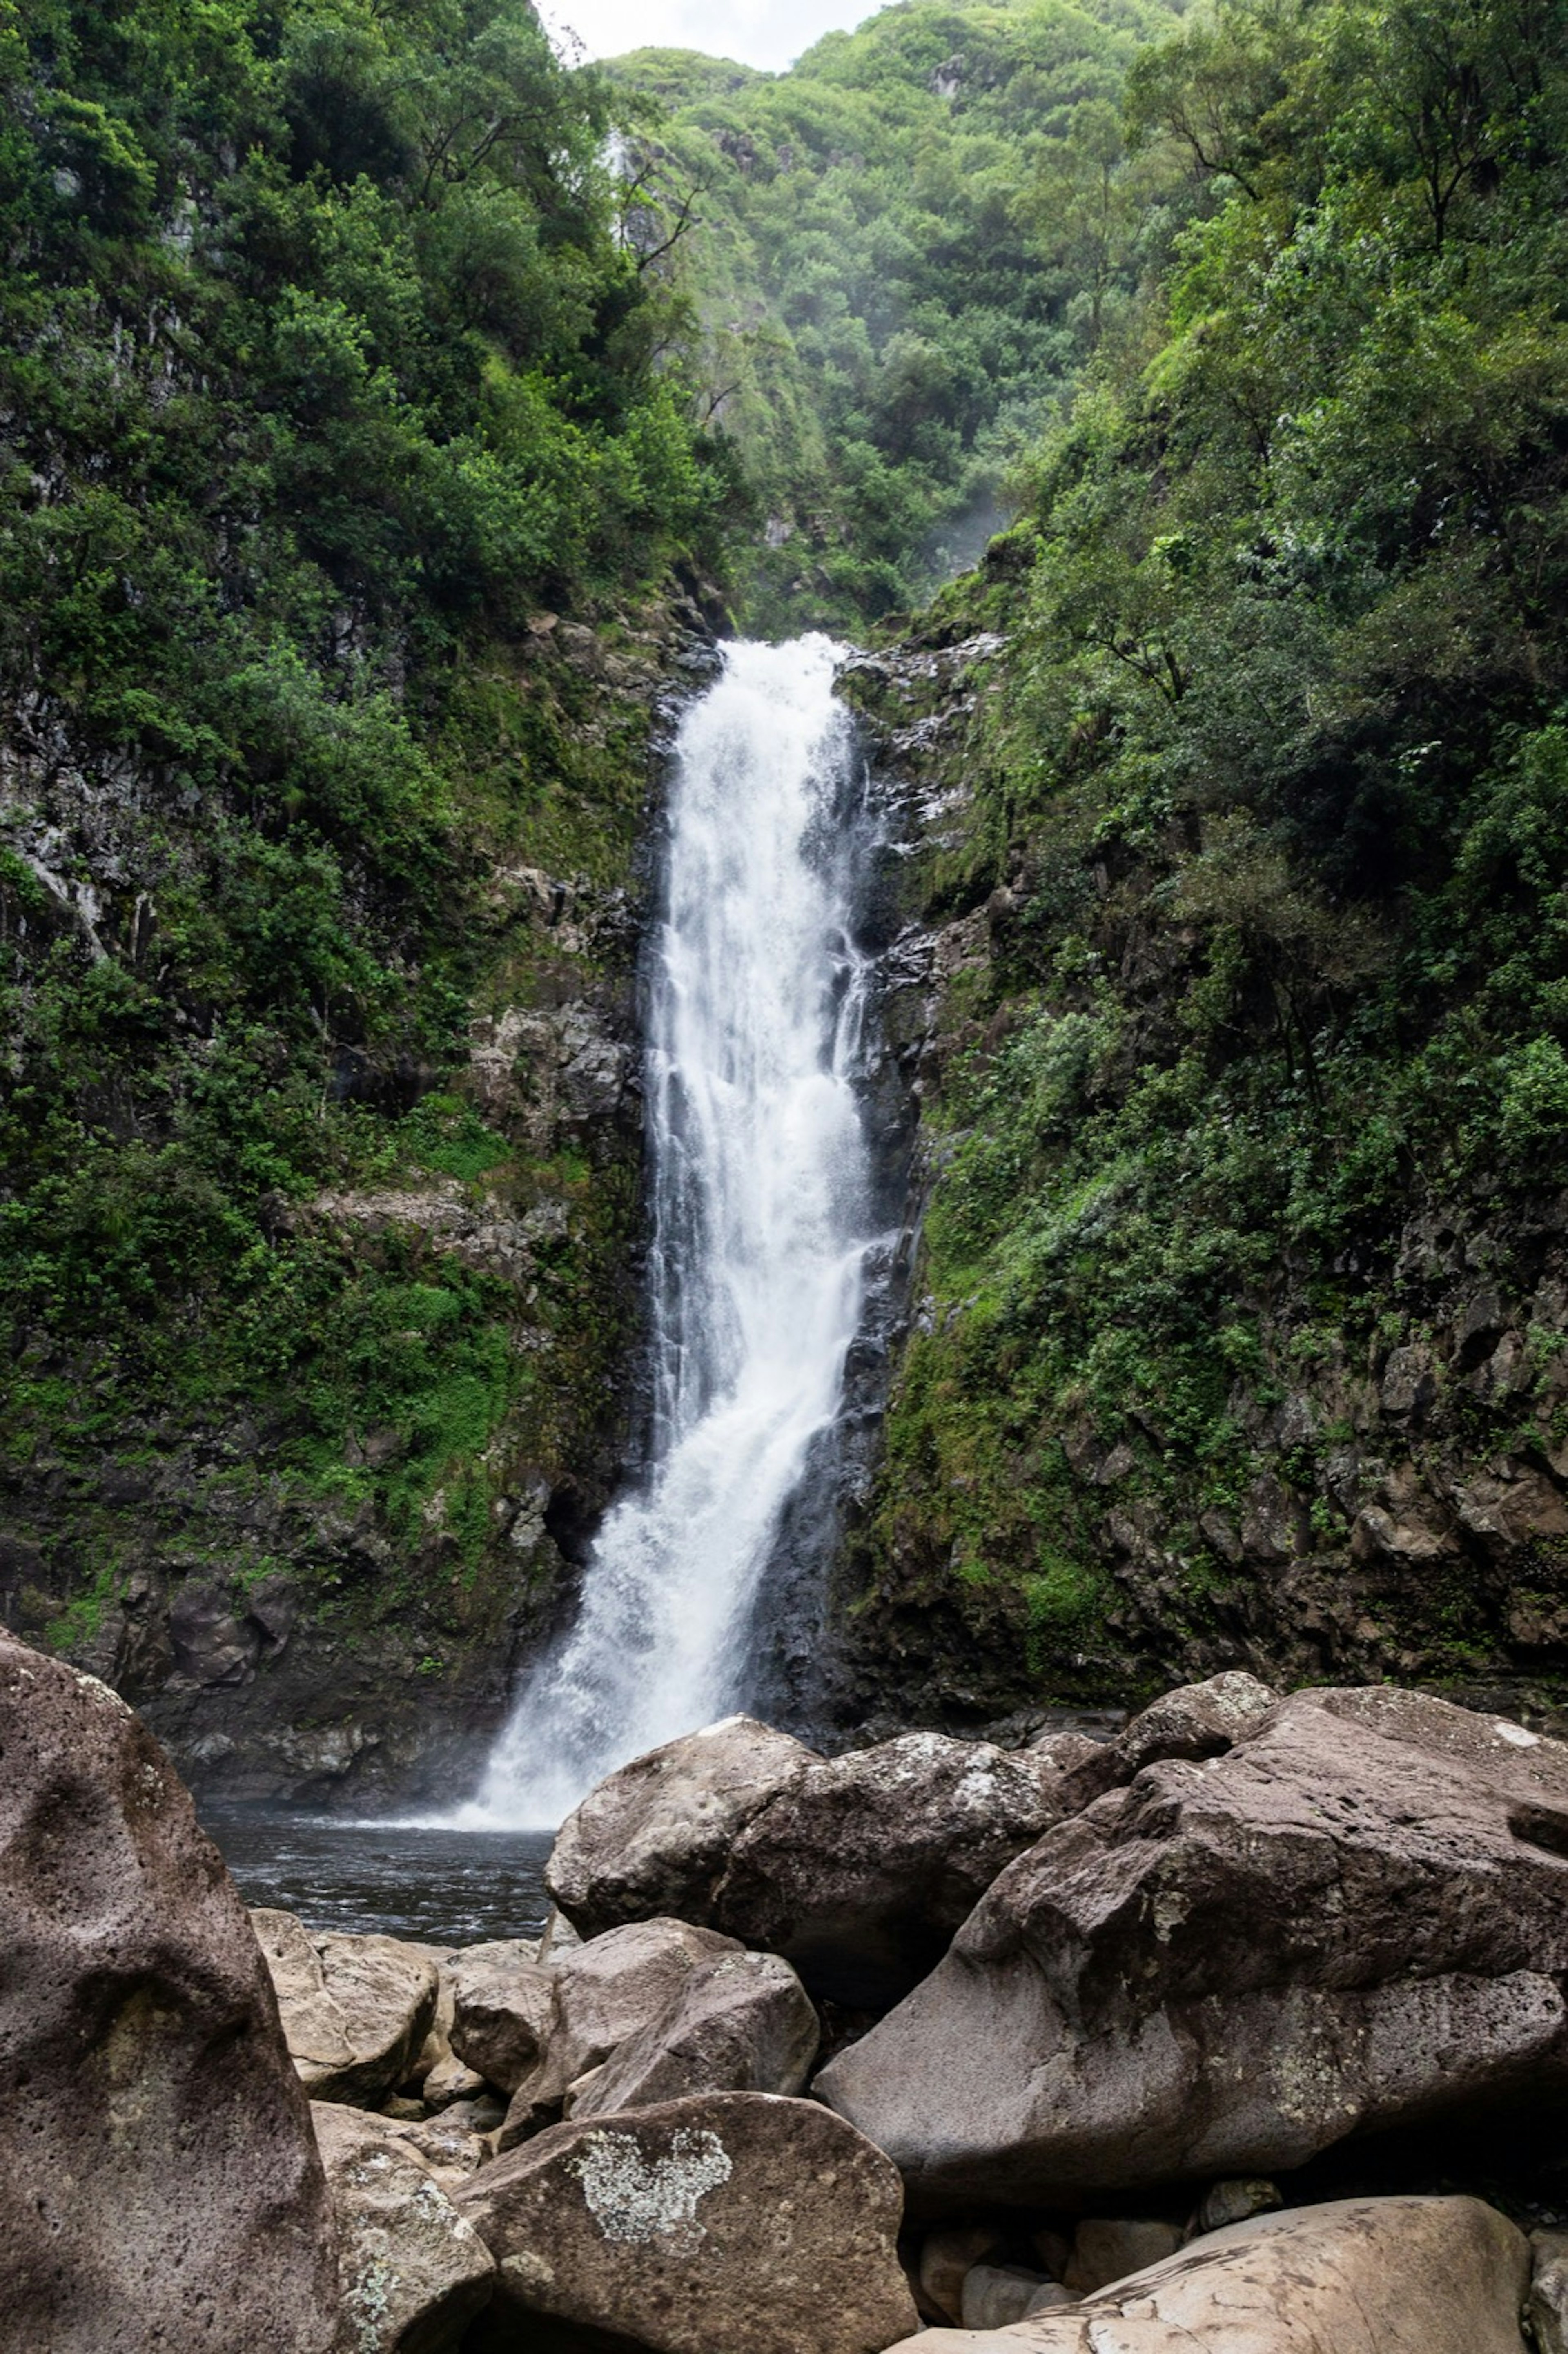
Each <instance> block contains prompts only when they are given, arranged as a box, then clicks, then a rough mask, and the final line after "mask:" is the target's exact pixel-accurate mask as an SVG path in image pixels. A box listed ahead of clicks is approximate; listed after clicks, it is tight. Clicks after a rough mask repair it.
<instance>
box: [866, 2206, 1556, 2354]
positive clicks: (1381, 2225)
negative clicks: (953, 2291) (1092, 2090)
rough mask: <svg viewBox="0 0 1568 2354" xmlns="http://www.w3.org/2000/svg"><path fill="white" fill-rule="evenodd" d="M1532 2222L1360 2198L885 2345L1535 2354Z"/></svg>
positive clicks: (1013, 2353) (1487, 2210) (1170, 2353)
mask: <svg viewBox="0 0 1568 2354" xmlns="http://www.w3.org/2000/svg"><path fill="white" fill-rule="evenodd" d="M1529 2277H1530V2249H1529V2244H1528V2243H1527V2242H1526V2240H1525V2238H1524V2235H1523V2233H1522V2232H1519V2231H1517V2230H1516V2229H1515V2227H1514V2225H1513V2224H1511V2223H1510V2221H1508V2219H1507V2218H1506V2216H1502V2215H1499V2213H1498V2211H1497V2210H1496V2209H1495V2208H1493V2207H1487V2206H1483V2205H1482V2203H1481V2201H1480V2200H1478V2199H1414V2198H1412V2199H1356V2200H1337V2201H1335V2202H1333V2203H1332V2204H1330V2205H1328V2206H1323V2207H1303V2208H1298V2209H1297V2210H1295V2211H1293V2212H1292V2213H1289V2214H1285V2215H1266V2216H1260V2217H1257V2218H1255V2220H1254V2221H1251V2222H1246V2223H1236V2224H1233V2225H1232V2226H1231V2227H1230V2228H1229V2229H1228V2230H1226V2231H1224V2232H1214V2233H1213V2235H1212V2237H1210V2238H1207V2239H1203V2240H1199V2241H1197V2242H1195V2243H1193V2244H1192V2246H1190V2247H1188V2248H1186V2249H1184V2250H1183V2251H1182V2252H1181V2254H1180V2255H1175V2256H1171V2257H1168V2258H1167V2259H1166V2260H1165V2261H1164V2262H1163V2263H1160V2264H1153V2265H1151V2266H1150V2268H1149V2269H1148V2270H1146V2271H1143V2272H1139V2273H1135V2274H1132V2276H1131V2277H1130V2278H1129V2279H1125V2280H1121V2281H1118V2283H1117V2284H1116V2285H1114V2286H1112V2287H1107V2288H1105V2289H1102V2290H1101V2291H1100V2292H1099V2293H1098V2294H1097V2296H1089V2297H1086V2298H1085V2299H1084V2300H1083V2301H1082V2303H1081V2304H1079V2305H1077V2306H1075V2307H1072V2308H1069V2309H1065V2310H1062V2311H1059V2312H1042V2313H1040V2314H1038V2315H1037V2316H1035V2317H1033V2318H1031V2319H1030V2320H1029V2321H1027V2322H1025V2323H1021V2324H1014V2325H1013V2327H1011V2328H1009V2329H1007V2330H1006V2331H1005V2332H1002V2333H999V2332H998V2331H996V2330H995V2329H934V2330H927V2331H926V2332H925V2333H924V2334H923V2335H921V2336H920V2337H918V2338H909V2339H908V2340H907V2341H903V2342H901V2343H900V2344H899V2345H897V2346H895V2347H893V2348H891V2349H889V2354H916V2349H918V2354H1031V2349H1033V2354H1191V2349H1196V2348H1199V2347H1202V2348H1203V2349H1206V2350H1207V2354H1233V2349H1234V2354H1304V2349H1307V2348H1308V2347H1312V2348H1317V2347H1324V2348H1328V2347H1331V2348H1332V2349H1333V2354H1525V2345H1524V2339H1523V2338H1521V2336H1520V2327H1519V2314H1520V2301H1521V2298H1522V2296H1523V2295H1524V2291H1525V2288H1526V2285H1527V2283H1528V2280H1529Z"/></svg>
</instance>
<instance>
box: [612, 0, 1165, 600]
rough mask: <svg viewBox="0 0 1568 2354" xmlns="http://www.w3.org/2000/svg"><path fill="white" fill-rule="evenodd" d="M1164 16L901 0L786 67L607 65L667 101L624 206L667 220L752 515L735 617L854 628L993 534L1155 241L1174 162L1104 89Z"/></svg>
mask: <svg viewBox="0 0 1568 2354" xmlns="http://www.w3.org/2000/svg"><path fill="white" fill-rule="evenodd" d="M1170 24H1171V11H1169V10H1168V9H1166V8H1164V7H1162V6H1160V5H1158V0H1109V5H1105V6H1102V7H1095V8H1080V7H1076V6H1073V5H1068V0H1016V5H1006V6H998V5H981V0H957V5H954V0H900V5H896V6H894V7H889V8H885V9H883V10H881V11H880V12H879V13H878V14H876V15H875V16H872V17H870V19H869V21H868V22H867V23H866V24H865V25H863V27H861V28H860V30H859V31H857V32H854V33H834V34H830V35H829V36H828V37H827V38H826V39H824V40H821V41H820V42H818V44H817V45H816V47H815V48H812V49H810V50H809V51H808V52H807V54H806V55H805V56H804V57H803V58H801V59H800V62H799V63H798V64H797V65H796V66H795V67H793V68H792V69H790V71H789V72H788V73H785V74H781V75H776V76H775V75H764V74H757V73H753V72H751V71H750V70H748V69H747V68H745V67H740V66H726V65H723V64H720V63H715V60H713V59H712V58H698V57H694V56H689V55H686V54H684V53H681V52H673V51H667V50H652V49H645V50H641V51H639V52H637V53H635V54H634V55H632V56H631V57H629V58H621V59H619V60H617V62H616V64H615V66H614V67H613V68H612V69H611V70H612V72H613V73H614V75H615V78H616V80H617V81H618V82H619V83H620V84H621V85H622V86H623V87H624V88H626V89H627V90H631V91H635V92H637V93H639V94H641V95H642V96H643V97H645V98H648V99H650V100H652V101H656V102H657V106H658V108H659V109H660V110H662V116H661V117H659V118H657V119H655V120H654V121H652V122H651V123H650V124H649V125H648V126H647V127H646V128H645V129H644V130H643V131H642V132H641V133H639V134H638V135H636V136H635V137H633V139H632V140H631V142H630V147H629V155H630V165H629V168H630V171H631V172H632V174H633V175H634V180H635V187H636V191H637V195H638V198H639V202H640V206H641V210H640V212H638V213H634V216H633V219H634V225H635V226H636V228H637V232H638V234H639V235H640V236H641V239H643V240H644V243H645V246H646V248H647V249H650V250H652V249H653V248H654V247H656V246H658V245H660V244H662V242H663V241H664V240H666V239H669V238H670V237H671V236H672V235H673V234H674V233H675V232H677V231H678V230H679V231H681V232H682V233H681V234H680V236H679V239H678V242H677V244H676V245H675V247H674V248H673V251H672V253H671V256H670V257H669V266H670V267H671V268H672V270H673V273H674V276H675V279H676V282H677V283H679V284H680V285H681V286H682V287H683V290H684V291H685V292H687V293H688V295H689V296H690V298H691V300H692V302H693V303H694V307H695V309H696V312H697V314H698V317H699V319H700V322H701V324H702V327H703V331H704V344H703V357H702V367H703V376H704V385H705V397H706V400H707V402H708V403H709V405H710V406H711V408H712V410H713V413H714V415H715V420H716V421H717V422H718V423H719V425H720V426H721V428H722V430H723V432H724V434H725V435H726V437H727V438H728V440H730V441H731V442H732V443H733V445H734V447H735V449H736V451H737V453H738V454H739V456H740V458H741V461H742V462H743V464H744V466H745V469H746V472H747V478H748V481H749V482H750V483H751V484H752V485H753V487H754V490H755V492H756V495H757V498H758V505H759V509H760V512H759V514H758V528H757V531H756V534H755V536H754V539H753V543H752V546H751V547H750V549H749V551H748V554H747V559H746V561H745V563H744V565H743V567H742V570H741V575H740V581H739V588H740V599H741V601H740V610H741V612H742V615H743V618H744V619H745V620H747V624H748V625H749V626H752V627H755V628H758V629H763V630H774V629H782V630H787V629H792V628H801V627H805V626H808V625H815V624H817V623H819V622H821V623H826V624H828V625H830V626H842V627H845V628H848V629H851V630H853V629H855V628H858V627H863V625H864V623H865V622H866V621H867V620H870V619H874V618H875V617H877V616H879V615H885V614H886V613H888V612H890V611H892V610H897V609H907V608H909V607H912V606H913V605H916V604H917V603H920V602H923V601H924V599H925V598H926V597H927V596H928V595H929V594H930V592H931V590H932V589H933V588H935V587H937V586H938V585H939V584H940V583H941V582H942V581H943V580H945V579H947V578H950V577H951V575H952V574H953V573H954V572H955V571H956V570H959V569H960V568H961V567H963V566H964V565H965V564H966V563H969V562H972V561H973V560H974V558H975V557H976V556H977V555H978V554H979V552H980V548H981V546H983V545H984V542H985V540H986V539H987V538H988V537H989V536H990V535H991V532H992V531H994V530H995V529H996V527H997V525H998V523H999V522H1000V520H1001V507H1000V504H999V501H1000V500H1001V496H1002V483H1003V479H1004V477H1005V475H1006V473H1007V472H1008V469H1009V467H1010V466H1011V465H1012V463H1013V462H1014V461H1016V460H1017V459H1018V458H1019V457H1020V455H1021V454H1022V452H1023V451H1024V450H1025V449H1026V448H1027V447H1028V446H1029V445H1030V444H1031V443H1032V442H1033V440H1036V439H1037V438H1038V436H1039V433H1040V431H1041V430H1042V429H1043V427H1044V423H1045V421H1046V420H1047V419H1049V418H1050V416H1051V415H1052V413H1053V410H1054V408H1055V407H1056V406H1057V404H1059V402H1060V400H1061V399H1062V398H1063V396H1064V394H1065V391H1066V389H1067V387H1069V386H1070V385H1071V384H1072V383H1073V382H1074V381H1075V377H1076V376H1077V373H1078V371H1079V369H1080V367H1081V366H1082V365H1083V363H1084V360H1085V358H1086V355H1088V354H1089V353H1091V352H1092V351H1093V350H1094V349H1095V347H1096V346H1097V345H1098V344H1099V343H1100V342H1101V341H1102V340H1103V339H1104V338H1105V337H1106V336H1107V335H1109V334H1114V333H1115V332H1116V330H1117V328H1118V323H1119V322H1120V321H1121V320H1122V318H1123V317H1124V315H1125V313H1126V310H1127V306H1128V300H1129V298H1130V295H1131V293H1132V291H1133V290H1134V288H1135V287H1136V285H1137V283H1138V281H1139V276H1140V274H1141V273H1142V272H1143V271H1144V270H1147V269H1148V268H1149V267H1150V266H1152V264H1153V263H1154V262H1155V261H1157V260H1158V258H1159V256H1160V254H1161V253H1162V251H1163V250H1164V248H1165V245H1166V243H1167V241H1168V239H1169V235H1170V231H1171V226H1172V216H1171V212H1170V209H1169V207H1168V206H1167V204H1166V203H1165V202H1164V196H1165V194H1166V190H1167V186H1168V184H1169V175H1164V177H1162V176H1161V175H1160V172H1159V171H1158V170H1156V171H1154V172H1152V173H1151V172H1150V170H1149V169H1147V168H1146V167H1144V166H1142V165H1139V164H1131V165H1129V164H1128V159H1127V157H1126V155H1125V149H1124V141H1123V135H1122V131H1121V125H1120V115H1119V103H1120V98H1121V93H1122V88H1123V84H1124V80H1125V77H1126V73H1127V70H1128V64H1129V62H1130V60H1131V59H1132V58H1133V57H1134V55H1135V54H1136V53H1137V50H1138V48H1139V44H1140V43H1142V42H1146V41H1147V40H1148V38H1149V37H1150V36H1151V35H1152V34H1155V33H1159V32H1163V31H1165V30H1168V29H1169V27H1170ZM683 224H684V226H683Z"/></svg>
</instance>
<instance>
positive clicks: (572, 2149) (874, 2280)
mask: <svg viewBox="0 0 1568 2354" xmlns="http://www.w3.org/2000/svg"><path fill="white" fill-rule="evenodd" d="M457 2204H458V2206H459V2207H460V2209H461V2211H462V2212H463V2213H464V2214H465V2215H467V2216H468V2217H469V2218H470V2220H471V2221H472V2223H473V2224H474V2227H475V2229H476V2230H477V2231H478V2232H480V2234H481V2236H482V2238H483V2239H484V2240H485V2241H486V2242H487V2243H488V2244H489V2246H490V2248H491V2250H492V2251H493V2253H494V2255H495V2257H496V2259H497V2263H498V2264H499V2267H500V2271H499V2276H498V2283H497V2293H496V2301H495V2304H494V2306H493V2307H492V2309H491V2314H490V2316H488V2317H487V2318H486V2322H485V2323H482V2324H481V2331H482V2337H481V2340H480V2342H481V2343H482V2345H483V2346H484V2347H485V2348H486V2349H495V2354H502V2349H507V2348H511V2347H514V2346H518V2345H521V2344H524V2343H527V2342H531V2341H530V2340H529V2339H528V2338H525V2336H524V2330H525V2329H526V2327H528V2325H529V2324H530V2322H532V2324H533V2325H534V2326H535V2327H537V2324H538V2317H541V2316H552V2317H556V2319H557V2320H558V2321H559V2322H561V2323H564V2324H568V2325H573V2326H576V2327H579V2328H585V2329H591V2330H599V2331H601V2332H603V2333H605V2338H606V2340H607V2341H608V2342H610V2343H613V2344H615V2345H617V2346H630V2347H635V2348H645V2349H649V2354H715V2349H720V2348H722V2349H723V2350H724V2354H803V2349H807V2348H809V2349H810V2354H881V2349H883V2348H884V2347H885V2346H888V2345H890V2344H891V2343H892V2342H893V2340H894V2339H895V2338H900V2337H903V2336H906V2335H907V2333H908V2332H909V2331H910V2330H911V2329H913V2328H914V2327H915V2323H916V2316H915V2307H914V2305H913V2303H912V2301H911V2299H910V2296H909V2291H908V2287H907V2285H906V2281H905V2278H904V2274H903V2273H902V2271H901V2270H900V2268H899V2264H898V2260H897V2255H896V2253H895V2238H896V2234H897V2231H898V2222H899V2214H900V2209H901V2204H902V2200H901V2193H900V2190H899V2183H898V2177H897V2175H896V2173H895V2170H894V2168H893V2167H892V2166H891V2165H890V2164H889V2162H888V2160H887V2159H886V2158H885V2157H884V2156H883V2155H882V2153H881V2151H880V2150H876V2149H874V2148H873V2147H871V2145H870V2144H869V2143H868V2142H866V2141H865V2140H864V2139H863V2137H861V2136H860V2135H859V2134H857V2133H855V2132H853V2130H852V2129H851V2128H850V2127H848V2126H845V2125H844V2123H843V2121H842V2118H838V2117H835V2116H833V2115H832V2112H831V2111H829V2110H827V2109H823V2108H821V2107H820V2106H819V2105H817V2104H816V2103H815V2102H811V2101H794V2100H779V2099H770V2098H769V2097H768V2096H767V2095H766V2094H757V2093H727V2094H725V2093H721V2094H711V2095H707V2096H705V2097H699V2098H696V2099H692V2100H683V2101H671V2102H666V2103H663V2104H662V2105H659V2106H657V2107H654V2108H649V2109H636V2110H629V2111H627V2112H626V2113H625V2114H624V2115H619V2116H616V2117H613V2118H608V2119H598V2120H595V2119H584V2120H582V2121H580V2122H578V2121H572V2122H570V2123H567V2124H565V2125H561V2126H554V2127H553V2128H552V2129H551V2130H550V2131H549V2132H548V2133H546V2134H542V2135H541V2136H540V2137H538V2138H537V2139H536V2140H535V2141H532V2142H530V2143H529V2144H528V2145H527V2146H526V2147H524V2148H522V2149H519V2150H514V2152H513V2153H512V2154H511V2156H510V2157H507V2158H501V2159H498V2160H497V2161H496V2163H495V2164H494V2165H493V2166H488V2167H485V2168H483V2169H482V2171H481V2172H480V2173H479V2174H478V2175H476V2176H475V2177H474V2179H473V2180H472V2182H471V2183H470V2184H468V2185H467V2186H465V2187H464V2188H463V2189H462V2190H460V2191H459V2192H458V2194H457ZM537 2342H539V2343H541V2344H545V2343H548V2342H549V2340H548V2338H547V2337H543V2336H542V2337H541V2338H539V2340H538V2341H537ZM590 2342H591V2341H590Z"/></svg>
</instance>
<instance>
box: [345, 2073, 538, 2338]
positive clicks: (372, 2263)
mask: <svg viewBox="0 0 1568 2354" xmlns="http://www.w3.org/2000/svg"><path fill="white" fill-rule="evenodd" d="M312 2118H313V2124H314V2126H315V2133H316V2141H317V2144H318V2147H320V2150H321V2153H322V2159H323V2164H324V2166H325V2168H326V2178H327V2185H328V2188H329V2190H331V2193H332V2201H333V2206H334V2211H335V2212H336V2215H337V2221H338V2243H339V2252H340V2253H339V2262H340V2265H341V2293H342V2297H343V2318H342V2327H341V2330H340V2335H339V2354H454V2349H456V2347H457V2345H458V2343H459V2341H460V2339H461V2337H462V2333H463V2331H464V2329H465V2328H466V2327H468V2324H469V2323H470V2322H471V2320H472V2319H473V2317H474V2316H475V2314H477V2313H479V2312H481V2311H482V2309H483V2307H484V2306H486V2305H488V2304H489V2302H490V2293H491V2288H492V2285H493V2282H494V2278H495V2261H494V2259H493V2256H492V2255H491V2253H490V2251H489V2249H488V2248H487V2247H486V2246H485V2244H484V2243H483V2241H482V2239H481V2238H480V2236H479V2234H478V2232H475V2230H474V2228H473V2226H472V2224H471V2223H470V2222H469V2221H466V2219H465V2218H464V2217H463V2216H461V2215H460V2214H459V2213H458V2211H457V2210H456V2209H455V2208H454V2207H453V2206H452V2204H451V2202H450V2200H449V2199H448V2197H447V2195H446V2192H445V2191H444V2190H442V2188H441V2186H440V2183H439V2182H438V2181H437V2179H436V2178H435V2176H434V2175H433V2174H432V2172H431V2171H430V2168H429V2167H428V2166H427V2165H426V2164H425V2163H424V2161H423V2159H422V2158H421V2157H420V2155H419V2153H418V2149H417V2148H416V2147H415V2146H414V2145H413V2144H412V2143H410V2142H407V2141H399V2140H398V2139H397V2137H396V2128H395V2127H393V2128H389V2127H388V2126H387V2125H386V2124H385V2122H384V2121H383V2120H382V2119H381V2118H380V2117H375V2116H367V2115H366V2114H365V2113H364V2112H363V2111H362V2110H359V2109H347V2108H344V2107H342V2106H340V2105H335V2104H333V2103H328V2102H324V2101H318V2102H313V2104H312Z"/></svg>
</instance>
